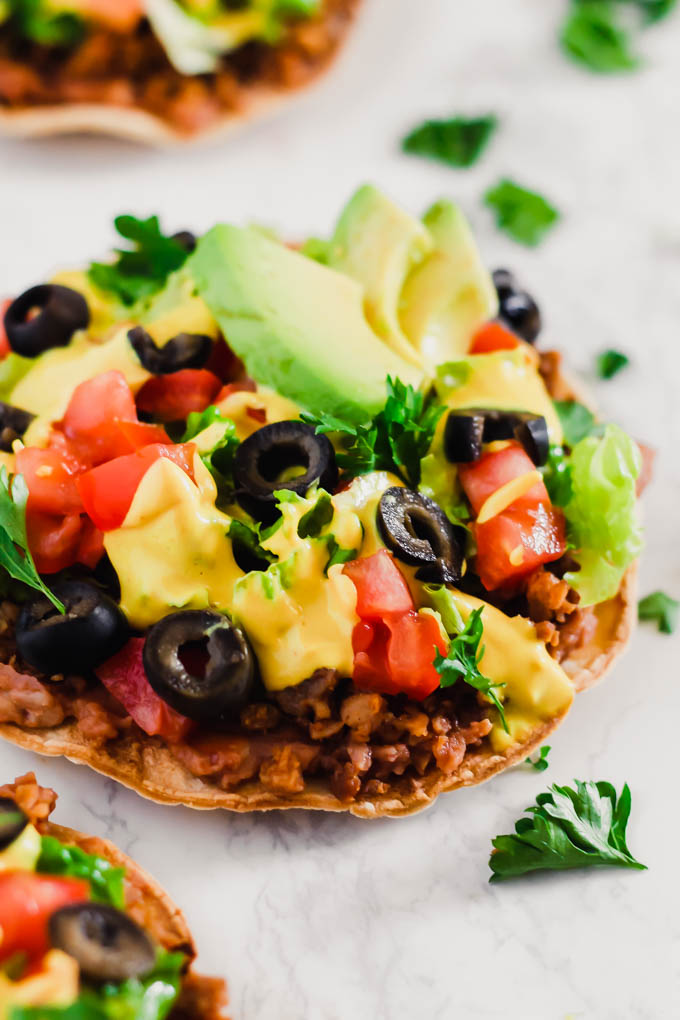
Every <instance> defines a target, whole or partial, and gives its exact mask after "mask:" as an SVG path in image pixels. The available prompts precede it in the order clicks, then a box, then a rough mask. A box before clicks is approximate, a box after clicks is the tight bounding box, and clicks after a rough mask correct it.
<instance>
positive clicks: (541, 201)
mask: <svg viewBox="0 0 680 1020" xmlns="http://www.w3.org/2000/svg"><path fill="white" fill-rule="evenodd" d="M484 203H485V204H486V205H488V206H489V208H490V209H493V210H494V212H495V214H496V224H497V226H498V227H499V229H500V230H504V231H505V233H506V234H508V235H509V236H510V237H512V238H513V240H515V241H519V243H520V244H525V245H527V246H528V247H531V248H533V247H535V246H536V245H537V244H539V243H540V242H541V241H542V240H543V237H544V236H545V234H546V233H547V232H548V230H550V228H551V227H553V226H554V225H555V223H557V221H558V220H559V218H560V214H559V212H558V211H557V209H555V207H554V206H552V205H551V204H550V202H548V201H547V199H545V198H543V196H542V195H539V194H538V193H537V192H535V191H529V190H528V189H527V188H523V187H521V186H520V185H519V184H515V182H514V181H511V180H509V179H508V178H507V177H506V178H504V179H503V180H501V181H499V183H498V184H497V185H496V186H495V187H493V188H490V189H489V191H487V192H486V194H485V195H484Z"/></svg>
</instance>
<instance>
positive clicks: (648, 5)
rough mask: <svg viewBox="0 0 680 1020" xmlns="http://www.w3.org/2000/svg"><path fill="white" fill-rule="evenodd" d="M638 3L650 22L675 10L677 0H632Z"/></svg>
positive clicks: (658, 19)
mask: <svg viewBox="0 0 680 1020" xmlns="http://www.w3.org/2000/svg"><path fill="white" fill-rule="evenodd" d="M630 2H631V3H634V4H636V5H637V6H638V7H639V8H640V11H641V13H642V15H643V16H644V18H645V20H646V21H647V23H648V24H651V23H652V22H654V21H661V20H662V19H663V18H665V17H667V16H668V15H669V14H670V13H671V11H673V10H674V9H675V7H676V5H677V0H630Z"/></svg>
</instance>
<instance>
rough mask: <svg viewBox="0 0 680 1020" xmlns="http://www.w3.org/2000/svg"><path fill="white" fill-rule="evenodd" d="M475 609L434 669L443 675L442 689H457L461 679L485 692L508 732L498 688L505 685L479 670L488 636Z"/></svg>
mask: <svg viewBox="0 0 680 1020" xmlns="http://www.w3.org/2000/svg"><path fill="white" fill-rule="evenodd" d="M483 608H484V607H483V606H480V607H479V609H474V610H473V611H472V612H471V613H470V615H469V617H468V620H467V623H466V624H465V626H464V628H463V630H462V631H461V632H460V634H457V635H456V636H455V637H454V638H452V640H451V644H450V645H449V650H448V652H447V654H446V655H442V654H441V652H440V651H439V650H437V652H436V654H435V657H434V668H435V669H436V670H437V672H438V673H439V683H440V686H441V687H453V685H454V684H455V683H457V682H458V680H463V681H465V683H466V684H469V685H470V686H471V687H474V688H475V690H477V691H481V692H482V694H485V695H486V696H487V697H488V698H489V699H490V701H491V702H492V703H493V704H494V705H495V707H496V709H497V710H498V714H499V715H500V717H501V722H502V723H503V729H504V730H505V731H506V733H507V732H508V724H507V722H506V719H505V712H504V710H503V703H502V702H501V700H500V699H499V697H498V695H497V694H496V691H495V690H494V688H496V687H504V686H505V684H496V683H494V682H493V681H492V680H490V679H489V678H488V677H487V676H483V675H482V674H481V673H480V671H479V662H480V659H481V658H482V656H483V655H484V648H483V647H482V648H481V649H480V647H479V642H480V641H481V639H482V635H483V633H484V625H483V623H482V610H483Z"/></svg>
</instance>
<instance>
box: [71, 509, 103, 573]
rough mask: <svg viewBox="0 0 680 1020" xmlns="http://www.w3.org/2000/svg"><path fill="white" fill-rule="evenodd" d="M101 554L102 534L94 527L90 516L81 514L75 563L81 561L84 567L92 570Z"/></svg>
mask: <svg viewBox="0 0 680 1020" xmlns="http://www.w3.org/2000/svg"><path fill="white" fill-rule="evenodd" d="M103 555H104V535H103V534H102V532H101V531H100V530H99V528H97V527H95V525H94V524H93V522H92V521H91V520H90V518H89V517H86V516H85V515H84V514H83V517H82V518H81V528H80V538H79V540H78V549H77V551H76V563H83V564H84V565H85V566H86V567H89V568H90V569H91V570H94V568H95V567H96V566H97V564H98V563H99V561H100V559H101V558H102V556H103Z"/></svg>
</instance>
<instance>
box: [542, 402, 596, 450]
mask: <svg viewBox="0 0 680 1020" xmlns="http://www.w3.org/2000/svg"><path fill="white" fill-rule="evenodd" d="M553 404H554V405H555V410H556V411H557V416H558V418H559V419H560V425H561V426H562V431H563V432H564V438H565V441H566V442H567V444H568V445H569V446H576V444H577V443H580V441H581V440H582V439H585V437H586V436H590V435H592V433H593V432H594V431H595V429H596V428H597V425H596V422H595V415H594V414H593V412H592V411H590V410H589V409H588V408H587V407H586V406H585V404H579V402H578V400H553Z"/></svg>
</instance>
